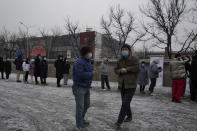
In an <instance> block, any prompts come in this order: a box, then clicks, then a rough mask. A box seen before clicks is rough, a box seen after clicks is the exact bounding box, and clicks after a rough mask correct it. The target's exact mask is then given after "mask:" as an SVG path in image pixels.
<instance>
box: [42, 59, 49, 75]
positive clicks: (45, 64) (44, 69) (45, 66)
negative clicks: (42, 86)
mask: <svg viewBox="0 0 197 131" xmlns="http://www.w3.org/2000/svg"><path fill="white" fill-rule="evenodd" d="M40 68H41V73H40V77H42V78H47V75H48V62H47V61H46V60H42V61H41V64H40Z"/></svg>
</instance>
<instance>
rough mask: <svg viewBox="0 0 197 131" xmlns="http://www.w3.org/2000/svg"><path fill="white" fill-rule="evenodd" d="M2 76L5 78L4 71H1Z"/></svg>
mask: <svg viewBox="0 0 197 131" xmlns="http://www.w3.org/2000/svg"><path fill="white" fill-rule="evenodd" d="M1 78H2V79H4V72H3V71H1Z"/></svg>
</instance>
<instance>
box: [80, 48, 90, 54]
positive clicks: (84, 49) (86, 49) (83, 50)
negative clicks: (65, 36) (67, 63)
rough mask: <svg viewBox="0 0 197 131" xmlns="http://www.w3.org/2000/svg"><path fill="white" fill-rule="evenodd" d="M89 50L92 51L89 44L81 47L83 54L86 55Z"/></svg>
mask: <svg viewBox="0 0 197 131" xmlns="http://www.w3.org/2000/svg"><path fill="white" fill-rule="evenodd" d="M89 52H91V48H90V47H88V46H84V47H82V48H81V50H80V53H81V56H85V55H86V54H88V53H89Z"/></svg>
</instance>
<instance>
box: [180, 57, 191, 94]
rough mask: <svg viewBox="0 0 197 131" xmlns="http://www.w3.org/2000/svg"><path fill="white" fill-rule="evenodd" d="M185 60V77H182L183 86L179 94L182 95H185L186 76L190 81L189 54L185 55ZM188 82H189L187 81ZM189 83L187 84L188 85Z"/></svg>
mask: <svg viewBox="0 0 197 131" xmlns="http://www.w3.org/2000/svg"><path fill="white" fill-rule="evenodd" d="M187 59H188V60H187V61H186V63H185V72H186V76H185V79H184V87H183V91H182V94H181V96H182V97H184V96H185V90H186V86H187V78H189V81H190V75H191V64H190V62H191V58H190V57H189V56H187ZM189 83H190V82H189ZM190 85H191V84H189V86H190Z"/></svg>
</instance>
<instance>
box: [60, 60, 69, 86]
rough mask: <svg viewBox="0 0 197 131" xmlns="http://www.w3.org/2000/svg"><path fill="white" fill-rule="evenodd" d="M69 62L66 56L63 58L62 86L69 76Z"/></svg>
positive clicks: (65, 83)
mask: <svg viewBox="0 0 197 131" xmlns="http://www.w3.org/2000/svg"><path fill="white" fill-rule="evenodd" d="M69 70H70V64H69V62H68V61H67V57H65V58H64V67H63V70H62V72H63V77H64V86H67V85H68V76H69Z"/></svg>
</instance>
